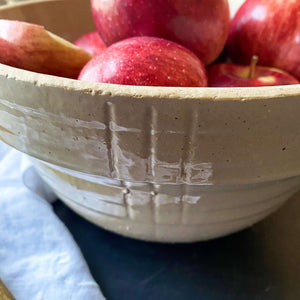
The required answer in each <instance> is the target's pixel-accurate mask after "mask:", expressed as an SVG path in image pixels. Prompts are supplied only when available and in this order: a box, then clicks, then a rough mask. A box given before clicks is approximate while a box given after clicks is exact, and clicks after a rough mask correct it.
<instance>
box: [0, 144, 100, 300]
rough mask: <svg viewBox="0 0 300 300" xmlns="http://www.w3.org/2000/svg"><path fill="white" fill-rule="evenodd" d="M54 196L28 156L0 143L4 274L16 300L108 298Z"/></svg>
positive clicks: (1, 274) (0, 267) (1, 270)
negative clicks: (61, 217)
mask: <svg viewBox="0 0 300 300" xmlns="http://www.w3.org/2000/svg"><path fill="white" fill-rule="evenodd" d="M53 199H55V196H54V195H53V194H52V192H51V191H50V190H49V189H48V188H47V187H46V186H45V185H44V183H43V182H42V180H41V179H40V178H39V176H38V175H37V174H36V172H35V170H34V169H33V167H32V165H31V163H30V161H29V160H28V159H27V157H26V156H25V155H23V154H21V153H19V152H18V151H16V150H15V149H12V148H10V147H8V146H6V145H5V144H4V143H2V142H0V278H1V279H2V280H3V282H4V283H5V284H6V286H7V287H8V289H9V290H10V291H11V293H12V294H13V295H14V297H15V298H16V299H18V300H19V299H20V300H22V299H24V300H28V299H33V300H35V299H36V300H39V299H43V300H44V299H46V300H52V299H53V300H54V299H55V300H57V299H62V300H67V299H72V300H73V299H74V300H77V299H78V300H82V299H93V300H94V299H95V300H98V299H104V297H103V295H102V294H101V291H100V289H99V287H98V285H97V284H96V282H95V281H94V280H93V278H92V277H91V275H90V273H89V270H88V267H87V265H86V263H85V261H84V259H83V257H82V255H81V253H80V250H79V248H78V246H77V245H76V243H75V241H74V240H73V238H72V236H71V234H70V233H69V231H68V230H67V228H66V227H65V226H64V224H63V223H62V222H61V221H60V220H59V219H58V217H57V216H56V215H55V213H54V212H53V210H52V206H51V204H49V203H48V202H47V200H48V201H51V200H53Z"/></svg>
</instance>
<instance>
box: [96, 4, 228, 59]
mask: <svg viewBox="0 0 300 300" xmlns="http://www.w3.org/2000/svg"><path fill="white" fill-rule="evenodd" d="M91 7H92V14H93V18H94V22H95V25H96V27H97V30H98V32H99V34H100V35H101V37H102V39H103V41H104V42H105V43H106V44H107V45H108V46H109V45H111V44H113V43H115V42H118V41H120V40H123V39H126V38H130V37H133V36H153V37H160V38H164V39H167V40H171V41H174V42H176V43H178V44H180V45H183V46H184V47H186V48H188V49H190V50H191V51H193V52H194V53H195V54H196V55H197V56H198V57H199V58H200V59H201V61H202V62H203V63H204V64H205V65H208V64H210V63H211V62H213V61H214V60H215V59H216V58H217V57H218V56H219V55H220V53H221V52H222V50H223V49H224V46H225V44H226V40H227V37H228V33H229V25H230V24H229V22H230V15H229V4H228V0H209V1H207V0H109V1H107V0H91Z"/></svg>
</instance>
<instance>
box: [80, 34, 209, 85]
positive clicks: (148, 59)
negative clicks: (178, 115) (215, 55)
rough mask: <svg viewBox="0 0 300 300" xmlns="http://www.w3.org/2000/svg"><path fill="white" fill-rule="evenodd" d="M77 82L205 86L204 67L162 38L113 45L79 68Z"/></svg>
mask: <svg viewBox="0 0 300 300" xmlns="http://www.w3.org/2000/svg"><path fill="white" fill-rule="evenodd" d="M78 79H79V80H84V81H96V82H106V83H116V84H127V85H144V86H145V85H147V86H189V87H197V86H207V74H206V70H205V68H204V65H203V64H202V62H201V61H200V60H199V58H198V57H197V56H196V55H194V54H193V53H192V52H191V51H190V50H188V49H186V48H184V47H182V46H181V45H178V44H176V43H174V42H171V41H167V40H165V39H160V38H154V37H133V38H129V39H126V40H123V41H121V42H118V43H115V44H113V45H111V46H110V47H108V48H107V49H106V50H104V51H103V52H102V54H100V55H97V56H95V57H94V58H93V59H92V60H91V61H89V62H88V63H87V65H86V66H85V67H84V68H83V70H82V71H81V73H80V75H79V78H78Z"/></svg>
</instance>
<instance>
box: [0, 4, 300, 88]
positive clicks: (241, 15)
mask: <svg viewBox="0 0 300 300" xmlns="http://www.w3.org/2000/svg"><path fill="white" fill-rule="evenodd" d="M91 10H92V15H93V19H94V23H95V25H96V28H97V31H95V32H90V33H87V34H85V35H83V36H81V37H80V38H78V39H77V40H76V41H75V42H74V44H71V43H70V42H67V41H65V40H64V39H62V38H60V37H58V36H56V35H54V34H52V33H50V32H49V31H46V30H45V29H44V28H43V27H42V26H38V25H34V24H29V23H24V22H19V21H9V20H0V63H4V64H8V65H11V66H14V67H17V68H22V69H26V70H30V71H35V72H40V73H45V74H50V75H56V76H63V77H69V78H75V79H79V80H83V81H95V82H103V83H115V84H127V85H144V86H145V85H147V86H181V87H183V86H185V87H206V86H211V87H243V86H273V85H286V84H298V83H299V81H298V80H300V18H299V16H300V1H296V0H272V1H271V0H246V1H245V2H244V3H243V5H242V6H241V7H240V8H239V10H238V11H237V13H236V14H235V16H234V17H233V19H231V18H230V12H229V2H228V0H209V1H207V0H91ZM257 62H258V63H259V65H260V66H257V65H256V64H257Z"/></svg>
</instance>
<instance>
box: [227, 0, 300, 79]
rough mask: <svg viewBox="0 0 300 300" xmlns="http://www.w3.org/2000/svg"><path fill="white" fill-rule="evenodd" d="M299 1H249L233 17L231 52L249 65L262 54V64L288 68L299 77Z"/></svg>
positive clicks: (230, 37) (283, 68) (230, 41)
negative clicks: (253, 58)
mask: <svg viewBox="0 0 300 300" xmlns="http://www.w3.org/2000/svg"><path fill="white" fill-rule="evenodd" d="M299 15H300V1H295V0H272V1H270V0H247V1H246V2H245V3H244V4H243V5H242V6H241V7H240V9H239V10H238V12H237V13H236V15H235V17H234V19H233V20H232V23H231V27H230V33H229V38H228V54H229V57H230V58H231V60H232V61H233V62H234V63H238V64H247V63H249V61H250V59H251V56H252V55H254V54H256V55H258V56H259V61H260V64H261V65H264V66H272V67H275V68H279V69H281V70H285V71H286V72H288V73H290V74H291V75H293V76H294V77H296V78H297V79H298V80H300V54H299V53H300V17H299Z"/></svg>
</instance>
